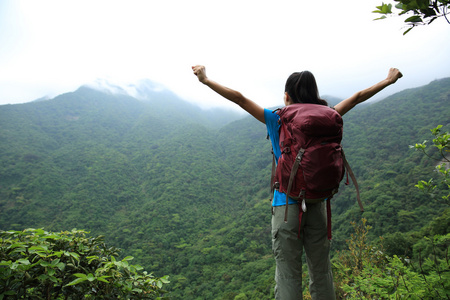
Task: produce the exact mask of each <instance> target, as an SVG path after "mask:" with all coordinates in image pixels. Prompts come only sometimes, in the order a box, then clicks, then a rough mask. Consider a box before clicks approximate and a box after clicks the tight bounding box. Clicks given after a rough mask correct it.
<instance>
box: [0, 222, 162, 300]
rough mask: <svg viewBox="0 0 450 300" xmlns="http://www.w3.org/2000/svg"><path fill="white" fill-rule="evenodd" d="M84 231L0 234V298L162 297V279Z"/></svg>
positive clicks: (40, 230)
mask: <svg viewBox="0 0 450 300" xmlns="http://www.w3.org/2000/svg"><path fill="white" fill-rule="evenodd" d="M87 233H88V232H86V231H83V230H76V229H74V230H72V231H70V232H61V233H54V232H46V231H44V230H42V229H26V230H24V231H0V299H8V298H14V299H82V298H84V299H129V298H133V299H164V297H163V296H164V294H165V292H164V291H163V290H162V286H163V284H164V283H168V280H167V278H166V277H162V278H155V277H153V276H152V275H151V274H148V273H147V272H145V271H142V269H143V268H142V267H141V266H138V265H131V264H130V263H129V261H130V260H132V259H133V257H131V256H127V257H125V258H123V259H122V260H116V257H117V256H118V254H117V253H118V249H116V248H112V247H111V248H108V247H107V246H106V245H105V243H104V242H103V237H102V236H99V237H88V236H87ZM5 297H6V298H5Z"/></svg>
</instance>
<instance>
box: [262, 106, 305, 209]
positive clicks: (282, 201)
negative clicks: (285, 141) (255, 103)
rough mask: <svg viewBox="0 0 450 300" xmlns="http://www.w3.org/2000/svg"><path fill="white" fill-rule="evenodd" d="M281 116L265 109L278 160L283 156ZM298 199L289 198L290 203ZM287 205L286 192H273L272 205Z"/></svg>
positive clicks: (270, 136)
mask: <svg viewBox="0 0 450 300" xmlns="http://www.w3.org/2000/svg"><path fill="white" fill-rule="evenodd" d="M279 119H280V116H279V115H278V114H277V113H276V112H274V111H272V110H270V109H267V108H266V109H264V121H265V122H266V127H267V133H268V134H269V138H270V142H271V143H272V149H273V153H274V154H275V161H276V162H278V159H279V158H280V156H281V149H280V124H279V123H278V120H279ZM295 203H297V201H295V200H294V199H291V198H289V204H295ZM281 205H286V194H285V193H281V192H279V191H277V190H275V191H274V192H273V202H272V206H281Z"/></svg>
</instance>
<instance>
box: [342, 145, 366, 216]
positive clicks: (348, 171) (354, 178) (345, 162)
mask: <svg viewBox="0 0 450 300" xmlns="http://www.w3.org/2000/svg"><path fill="white" fill-rule="evenodd" d="M342 156H343V158H344V166H345V169H347V174H348V175H350V178H351V179H352V181H353V184H354V185H355V189H356V200H358V204H359V209H360V210H361V212H363V211H364V207H363V205H362V202H361V197H360V195H359V186H358V182H357V181H356V177H355V174H353V171H352V168H350V165H349V164H348V161H347V159H346V158H345V154H344V151H343V150H342Z"/></svg>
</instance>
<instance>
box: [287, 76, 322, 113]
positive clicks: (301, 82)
mask: <svg viewBox="0 0 450 300" xmlns="http://www.w3.org/2000/svg"><path fill="white" fill-rule="evenodd" d="M284 91H285V92H287V93H288V95H289V97H290V98H291V99H292V102H293V103H313V104H321V105H327V106H328V103H327V101H325V100H323V99H320V97H319V90H318V88H317V84H316V79H315V78H314V75H313V74H312V73H311V72H309V71H303V72H295V73H292V74H291V76H289V78H288V79H287V80H286V86H285V88H284Z"/></svg>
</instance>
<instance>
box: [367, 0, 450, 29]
mask: <svg viewBox="0 0 450 300" xmlns="http://www.w3.org/2000/svg"><path fill="white" fill-rule="evenodd" d="M394 1H395V2H397V4H396V5H395V8H396V9H397V14H398V16H402V15H406V14H408V15H411V14H412V16H409V17H407V18H406V19H405V23H406V24H407V25H408V26H409V29H408V30H406V31H405V32H404V33H403V35H405V34H407V33H408V32H409V31H410V30H411V29H413V28H414V27H416V26H419V25H429V24H431V23H432V22H433V21H434V20H436V19H437V18H439V17H444V18H445V19H446V20H447V22H448V23H449V24H450V21H449V19H448V18H447V15H448V14H449V11H448V9H449V8H450V0H394ZM376 8H377V9H376V10H374V11H373V13H377V14H382V16H381V17H379V18H376V19H375V20H381V19H386V17H387V16H388V15H392V14H394V12H393V11H392V4H390V3H388V4H385V3H384V2H383V3H382V4H381V5H380V6H377V7H376Z"/></svg>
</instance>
